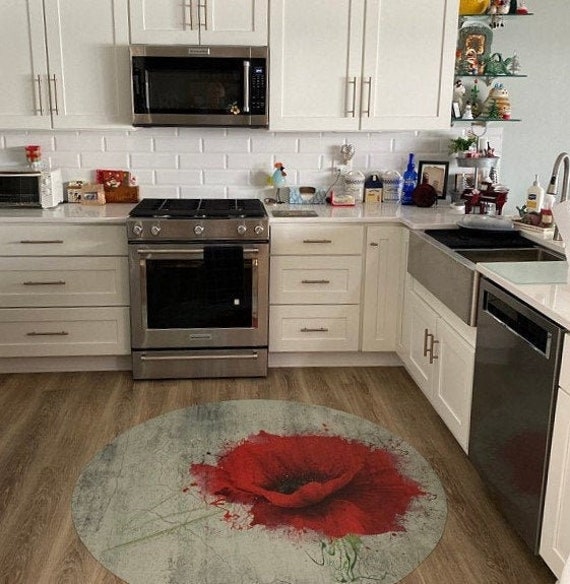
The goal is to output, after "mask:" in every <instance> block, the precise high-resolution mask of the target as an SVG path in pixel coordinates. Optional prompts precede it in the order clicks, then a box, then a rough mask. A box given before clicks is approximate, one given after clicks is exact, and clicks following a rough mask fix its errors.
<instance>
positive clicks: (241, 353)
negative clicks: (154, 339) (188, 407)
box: [133, 348, 267, 379]
mask: <svg viewBox="0 0 570 584" xmlns="http://www.w3.org/2000/svg"><path fill="white" fill-rule="evenodd" d="M266 375H267V349H263V348H261V349H260V348H253V349H248V348H246V349H235V350H226V349H221V350H212V349H205V350H199V351H133V377H134V379H188V378H192V379H197V378H207V377H265V376H266Z"/></svg>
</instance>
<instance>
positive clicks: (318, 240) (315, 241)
mask: <svg viewBox="0 0 570 584" xmlns="http://www.w3.org/2000/svg"><path fill="white" fill-rule="evenodd" d="M303 243H332V240H331V239H303Z"/></svg>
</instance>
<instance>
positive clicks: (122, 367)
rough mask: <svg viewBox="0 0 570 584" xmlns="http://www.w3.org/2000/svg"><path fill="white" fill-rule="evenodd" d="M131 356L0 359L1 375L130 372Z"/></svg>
mask: <svg viewBox="0 0 570 584" xmlns="http://www.w3.org/2000/svg"><path fill="white" fill-rule="evenodd" d="M131 369H132V365H131V356H130V355H110V356H98V357H13V358H12V357H11V358H6V359H0V373H50V372H54V371H130V370H131Z"/></svg>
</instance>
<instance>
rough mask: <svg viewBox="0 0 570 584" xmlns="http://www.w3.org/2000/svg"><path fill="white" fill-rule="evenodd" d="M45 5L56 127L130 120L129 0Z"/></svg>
mask: <svg viewBox="0 0 570 584" xmlns="http://www.w3.org/2000/svg"><path fill="white" fill-rule="evenodd" d="M45 10H46V32H47V41H48V54H49V87H50V108H51V112H52V119H53V127H54V128H99V127H103V128H105V127H112V126H114V125H127V124H130V83H129V78H130V75H129V53H128V42H129V37H128V8H127V2H126V0H119V1H117V0H98V1H97V2H91V1H90V0H45ZM86 23H97V24H96V25H94V26H86Z"/></svg>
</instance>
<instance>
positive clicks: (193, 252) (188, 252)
mask: <svg viewBox="0 0 570 584" xmlns="http://www.w3.org/2000/svg"><path fill="white" fill-rule="evenodd" d="M137 253H138V254H139V255H141V256H142V255H144V256H152V255H172V254H174V255H193V256H196V255H204V250H203V249H137ZM243 253H244V254H248V253H249V254H256V253H259V249H258V248H257V247H244V248H243Z"/></svg>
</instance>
